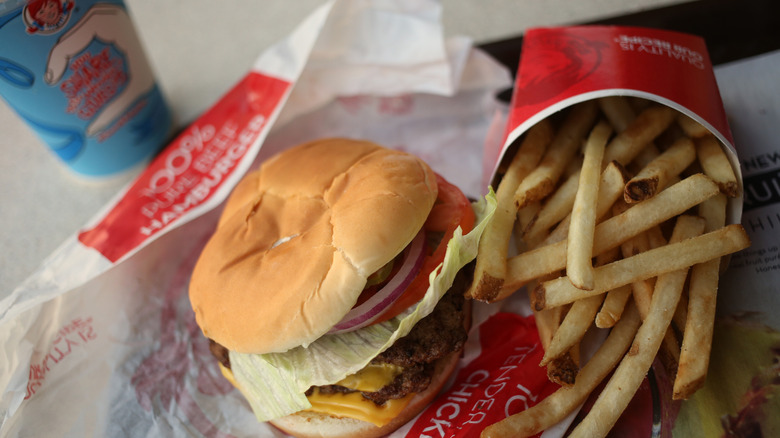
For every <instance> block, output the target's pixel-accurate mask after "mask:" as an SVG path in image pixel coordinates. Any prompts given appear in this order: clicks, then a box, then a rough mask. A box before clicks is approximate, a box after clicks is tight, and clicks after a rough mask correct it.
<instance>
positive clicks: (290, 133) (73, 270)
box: [0, 0, 511, 437]
mask: <svg viewBox="0 0 780 438" xmlns="http://www.w3.org/2000/svg"><path fill="white" fill-rule="evenodd" d="M440 17H441V5H440V4H439V3H438V2H435V1H422V2H421V1H413V2H411V1H404V2H397V1H389V0H388V1H379V0H374V1H361V2H354V1H334V2H331V3H328V4H326V5H324V6H323V7H321V8H320V9H318V10H316V11H315V12H314V13H313V14H311V16H310V17H309V18H307V19H306V20H305V21H304V22H303V23H302V24H301V25H300V26H299V27H298V28H297V29H296V30H295V31H294V32H293V33H291V34H290V36H289V37H288V38H287V39H285V40H284V41H281V42H280V43H279V44H277V45H275V46H273V47H271V48H270V49H268V50H267V51H265V52H264V53H262V54H261V55H260V56H259V57H258V59H257V61H256V63H255V64H254V67H253V69H252V71H251V72H249V73H248V74H247V77H245V78H244V79H243V80H242V81H241V82H240V83H239V84H237V85H236V88H234V89H233V90H231V91H230V92H228V93H227V94H226V96H225V97H224V98H223V99H222V100H221V101H220V102H218V103H217V104H216V105H215V106H214V108H212V109H211V110H209V111H208V112H206V113H205V114H204V115H203V116H202V117H201V118H200V119H199V120H198V121H196V122H195V123H193V125H191V126H190V127H188V128H187V129H185V130H184V131H183V133H182V134H181V135H180V137H178V138H177V139H176V140H174V141H173V142H172V143H171V145H169V147H168V148H167V149H166V151H164V152H163V154H162V155H161V156H160V157H158V158H157V159H156V160H155V161H154V162H153V163H152V164H151V165H150V168H149V169H148V170H147V171H146V172H145V173H144V174H142V175H141V176H139V178H138V180H136V181H135V182H134V183H132V184H130V186H129V187H128V188H127V189H126V191H125V192H123V193H121V194H119V195H118V196H117V198H116V199H115V200H114V201H112V202H111V203H110V204H109V205H107V206H106V208H105V209H104V211H102V212H101V213H100V214H98V215H97V216H96V217H95V218H94V219H93V220H92V221H91V222H90V223H89V224H86V226H85V227H84V229H82V230H81V231H80V232H79V233H77V234H76V235H74V236H73V237H72V238H70V239H68V240H67V241H66V242H64V243H63V245H62V246H61V247H60V248H59V249H58V250H57V251H56V252H55V253H54V254H52V255H51V256H50V257H49V258H48V259H47V260H46V261H45V262H44V264H43V265H42V266H41V268H40V269H39V270H38V271H37V272H36V273H35V274H34V275H33V276H32V277H30V278H29V279H28V280H27V281H25V282H24V283H23V284H22V285H20V286H19V287H18V288H17V289H16V290H15V291H14V292H13V293H12V294H11V296H9V297H8V298H7V299H5V300H3V301H2V302H0V348H1V349H2V351H3V352H4V354H2V355H0V391H1V394H0V412H2V414H1V415H2V418H1V419H0V436H2V437H11V436H13V437H16V436H50V435H51V434H52V433H54V434H56V435H58V436H78V437H83V436H132V437H155V436H182V437H184V436H207V437H212V436H214V437H229V436H236V437H241V436H253V437H255V436H281V434H280V433H279V432H278V431H276V430H275V429H273V428H272V427H270V426H267V425H265V424H259V423H258V422H257V421H256V420H255V418H254V416H253V414H252V412H251V411H250V410H249V408H248V404H247V403H246V401H245V400H244V399H243V398H242V397H241V396H240V394H239V393H238V391H237V390H234V389H233V388H232V386H230V385H229V384H228V383H227V382H226V381H225V380H224V378H223V377H222V376H221V375H220V373H219V370H218V368H217V363H216V361H215V360H214V359H213V357H212V356H211V354H210V352H209V349H208V344H207V341H206V339H205V338H204V337H203V336H202V335H201V333H200V329H199V328H198V327H197V325H196V324H195V320H194V315H193V312H192V310H191V308H190V305H189V302H188V299H187V283H188V280H189V275H190V272H191V269H192V266H193V264H194V262H195V260H196V258H197V255H198V254H199V252H200V249H201V248H202V246H203V245H204V244H205V241H206V239H207V238H208V236H209V235H210V233H211V232H212V231H213V228H214V226H215V223H216V220H217V218H218V215H219V212H220V207H221V205H222V203H223V201H224V200H225V198H226V197H227V195H228V194H229V192H230V190H231V189H232V187H233V186H234V185H235V184H236V183H237V181H238V180H239V179H240V178H241V176H243V174H245V173H246V172H247V171H248V170H249V169H250V168H253V167H255V166H257V165H258V164H259V162H261V161H262V160H263V159H265V158H267V157H268V156H270V155H271V154H272V153H274V152H276V151H279V150H282V149H284V148H287V147H289V146H293V145H295V144H297V143H299V142H301V141H304V140H307V139H312V138H317V137H323V136H349V137H362V138H368V139H371V140H373V141H375V142H378V143H383V144H385V145H387V146H389V147H394V148H398V149H403V150H407V151H410V152H413V153H416V154H418V155H420V156H421V157H422V158H424V159H425V160H426V161H428V163H430V165H431V166H432V167H433V168H434V170H436V171H437V172H439V173H441V174H442V175H443V176H444V177H445V178H447V179H449V180H450V181H451V182H453V183H454V184H456V185H458V186H460V187H461V188H462V189H463V190H464V192H466V194H467V195H470V196H478V195H479V194H481V193H482V192H484V191H485V188H484V187H480V180H481V173H480V172H481V156H482V146H483V143H484V141H485V137H486V135H487V132H488V129H489V126H490V124H491V122H492V121H493V115H494V113H495V112H496V107H497V104H496V103H495V101H494V95H495V92H496V91H497V90H500V89H502V88H505V87H506V86H508V85H509V84H510V82H511V81H510V76H509V74H508V72H507V71H505V69H503V68H502V67H500V66H499V65H498V64H497V63H495V62H494V61H492V60H491V59H490V58H489V57H487V56H486V55H485V54H483V53H481V52H479V51H477V50H475V49H473V48H472V46H471V42H470V41H469V40H468V39H465V38H455V39H450V40H446V41H445V39H444V38H443V37H442V29H441V24H440Z"/></svg>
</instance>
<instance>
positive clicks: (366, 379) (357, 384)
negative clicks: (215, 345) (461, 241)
mask: <svg viewBox="0 0 780 438" xmlns="http://www.w3.org/2000/svg"><path fill="white" fill-rule="evenodd" d="M219 370H220V371H221V372H222V375H223V376H225V378H226V379H227V380H228V381H229V382H230V383H231V384H232V385H233V386H235V387H236V388H238V389H239V390H240V389H241V388H240V387H239V386H238V382H236V379H235V377H233V372H232V371H231V370H230V369H228V368H225V367H224V366H223V365H222V364H219ZM402 371H403V368H401V367H399V366H395V365H390V364H381V365H373V364H370V365H368V366H366V367H365V368H363V369H362V370H360V371H358V372H357V373H355V374H352V375H349V376H347V377H345V378H344V379H342V380H340V381H339V382H337V383H336V384H337V385H340V386H344V387H345V388H349V389H354V390H356V391H364V392H375V391H378V390H379V389H380V388H381V387H383V386H385V385H387V384H389V383H390V382H392V381H393V379H395V377H396V376H397V375H398V374H400V373H401V372H402ZM413 397H414V394H409V395H407V396H405V397H403V398H400V399H391V400H387V401H386V402H385V404H384V405H382V406H379V405H377V404H376V403H374V402H372V401H371V400H368V399H365V398H363V396H362V395H361V394H360V393H359V392H352V393H347V394H344V393H334V394H321V393H320V392H319V391H318V390H316V389H315V390H314V392H313V393H312V394H311V395H310V396H308V397H307V398H308V399H309V403H311V408H309V409H307V411H312V412H318V413H321V414H326V415H333V416H334V417H349V418H355V419H357V420H362V421H366V422H368V423H372V424H375V425H376V426H379V427H381V426H384V425H385V424H387V423H389V422H390V420H392V419H393V418H395V417H397V416H398V414H399V413H400V412H401V411H402V410H403V409H404V408H405V407H406V405H408V404H409V402H410V401H411V400H412V398H413Z"/></svg>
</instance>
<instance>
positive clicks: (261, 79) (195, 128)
mask: <svg viewBox="0 0 780 438" xmlns="http://www.w3.org/2000/svg"><path fill="white" fill-rule="evenodd" d="M289 88H290V83H289V82H288V81H284V80H281V79H278V78H274V77H270V76H266V75H263V74H260V73H257V72H250V73H249V74H248V75H247V76H245V77H244V79H243V80H241V81H240V82H239V83H238V84H237V85H236V86H235V87H233V89H231V90H230V91H229V92H228V93H227V94H225V95H224V96H223V97H222V98H221V99H220V100H219V102H217V104H216V105H214V106H213V107H212V108H211V109H209V110H208V111H207V112H205V113H204V114H203V115H201V116H200V117H199V118H198V119H197V120H196V121H195V122H194V123H192V125H190V126H189V127H187V129H185V130H184V131H183V132H182V133H181V134H180V135H179V136H178V137H177V138H176V139H174V140H173V141H172V142H171V143H170V144H169V145H168V146H167V147H166V148H165V150H164V151H163V152H162V153H161V154H160V155H159V156H157V157H156V158H155V159H154V160H153V161H152V163H151V164H150V165H149V167H148V168H147V169H146V170H145V171H144V172H143V173H142V174H141V175H140V176H139V177H138V178H137V179H136V181H135V183H133V184H132V186H131V187H130V188H129V190H128V191H127V192H126V193H125V194H124V196H123V197H122V199H121V200H120V201H119V202H118V203H117V204H116V205H115V206H114V208H113V209H112V210H111V211H110V212H109V213H108V214H107V215H106V216H105V217H104V218H103V219H102V220H101V221H100V222H99V223H98V224H97V225H96V226H94V227H93V228H91V229H88V230H85V231H83V232H81V233H79V236H78V239H79V240H80V241H81V243H83V244H84V245H86V246H89V247H92V248H94V249H96V250H97V251H99V252H100V253H101V254H103V256H105V257H106V258H107V259H108V260H110V261H111V262H114V263H115V262H116V261H117V260H119V259H121V258H122V257H124V256H125V255H127V254H128V253H130V252H131V251H132V250H134V249H136V248H138V247H139V246H140V245H141V244H143V243H144V242H145V241H146V240H147V239H149V238H151V237H152V236H154V235H156V234H158V233H159V232H160V231H162V230H164V229H166V228H168V226H169V225H170V224H172V223H174V222H175V221H177V220H178V219H179V218H180V217H182V216H183V215H184V214H186V213H187V212H189V211H190V210H192V209H194V208H196V207H198V206H200V205H203V204H204V203H205V202H206V201H208V200H209V199H210V198H211V197H212V196H213V195H214V194H215V193H216V192H217V189H219V188H220V187H221V186H222V184H223V183H224V182H225V181H226V179H227V177H228V176H230V175H231V174H232V173H233V172H234V171H235V170H236V168H237V167H238V165H239V163H240V162H241V161H242V160H243V158H244V157H245V155H246V153H247V151H249V150H250V149H251V148H252V146H253V144H254V143H255V142H256V141H257V140H258V138H259V137H260V136H261V134H262V133H263V132H264V130H265V128H266V126H267V121H268V120H269V119H270V117H271V115H272V114H273V113H274V111H275V110H276V108H277V107H278V105H280V103H281V102H282V100H283V98H284V96H285V93H286V92H287V90H288V89H289Z"/></svg>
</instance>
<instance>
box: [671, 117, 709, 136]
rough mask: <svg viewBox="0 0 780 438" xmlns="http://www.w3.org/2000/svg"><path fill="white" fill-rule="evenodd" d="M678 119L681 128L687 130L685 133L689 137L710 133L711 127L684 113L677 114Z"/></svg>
mask: <svg viewBox="0 0 780 438" xmlns="http://www.w3.org/2000/svg"><path fill="white" fill-rule="evenodd" d="M676 120H677V124H678V125H679V126H680V128H682V130H683V132H685V135H687V136H689V137H692V138H699V137H704V136H705V135H708V134H709V133H710V131H709V129H707V128H705V127H704V125H702V124H701V123H699V122H697V121H696V120H693V119H692V118H690V117H688V116H687V115H685V114H683V113H680V114H677V119H676Z"/></svg>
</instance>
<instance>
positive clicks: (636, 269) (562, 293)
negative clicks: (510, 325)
mask: <svg viewBox="0 0 780 438" xmlns="http://www.w3.org/2000/svg"><path fill="white" fill-rule="evenodd" d="M631 210H633V209H631ZM629 211H630V210H629ZM749 245H750V238H749V237H748V236H747V233H746V232H745V230H744V228H742V226H741V225H737V224H734V225H729V226H726V227H724V228H721V229H719V230H715V231H711V232H709V233H707V234H704V235H701V236H697V237H693V238H691V239H688V240H686V241H684V242H678V243H670V244H668V245H666V246H662V247H660V248H655V249H651V250H650V251H646V252H643V253H641V254H637V255H635V256H632V257H628V258H625V259H622V260H618V261H616V262H614V263H610V264H608V265H605V266H600V267H598V268H596V269H595V271H594V280H595V286H594V288H593V290H590V291H585V290H582V289H577V288H576V287H574V286H573V285H572V284H571V282H570V281H569V279H568V278H566V277H559V278H556V279H554V280H550V281H546V282H544V283H541V284H540V285H538V286H537V287H536V288H534V290H533V295H534V297H533V299H534V303H535V306H536V307H535V308H536V309H537V310H539V309H544V308H548V307H556V306H560V305H563V304H568V303H571V302H574V301H576V300H578V299H582V298H585V297H589V296H592V295H597V294H600V293H604V292H606V291H608V290H611V289H614V288H616V287H620V286H622V285H624V284H629V283H632V282H634V281H637V280H641V279H645V278H651V277H657V276H658V275H660V274H663V273H667V272H671V271H673V270H676V269H681V268H683V267H687V266H692V265H695V264H697V263H703V262H705V261H707V260H710V259H713V258H716V257H722V256H724V255H726V254H731V253H733V252H736V251H739V250H741V249H744V248H747V247H748V246H749ZM657 288H658V285H657V283H656V289H657ZM672 310H674V309H672Z"/></svg>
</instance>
